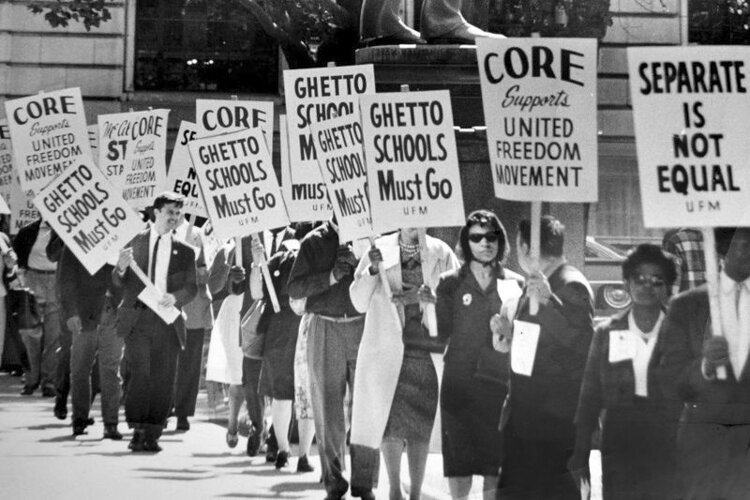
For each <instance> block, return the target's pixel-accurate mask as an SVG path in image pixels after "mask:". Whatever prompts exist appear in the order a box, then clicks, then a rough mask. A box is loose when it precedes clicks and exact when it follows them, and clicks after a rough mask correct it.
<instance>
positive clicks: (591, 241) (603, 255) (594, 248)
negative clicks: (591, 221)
mask: <svg viewBox="0 0 750 500" xmlns="http://www.w3.org/2000/svg"><path fill="white" fill-rule="evenodd" d="M584 255H585V257H586V258H587V259H606V260H617V261H621V260H624V259H625V255H623V254H622V253H620V252H618V251H617V250H615V249H614V248H612V247H611V246H609V245H606V244H604V243H602V242H601V241H597V240H596V239H595V238H594V237H593V236H587V237H586V250H585V254H584Z"/></svg>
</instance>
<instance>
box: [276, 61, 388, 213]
mask: <svg viewBox="0 0 750 500" xmlns="http://www.w3.org/2000/svg"><path fill="white" fill-rule="evenodd" d="M374 93H375V70H374V67H373V66H372V65H371V64H364V65H356V66H341V67H331V68H315V69H299V70H286V71H284V95H285V100H286V112H287V121H288V133H289V161H290V165H291V166H292V178H291V186H290V189H291V194H292V199H291V203H289V204H288V205H289V211H290V215H291V217H292V219H293V220H321V219H326V218H328V217H329V216H330V214H331V206H330V204H329V203H328V199H327V196H326V189H325V186H324V182H323V179H322V178H321V175H320V170H319V169H318V164H317V160H316V154H315V143H314V141H313V138H312V134H311V133H310V124H311V123H314V122H322V121H325V120H328V119H330V118H334V117H337V116H345V115H350V114H352V113H353V112H354V109H355V108H356V107H357V96H359V95H364V94H374Z"/></svg>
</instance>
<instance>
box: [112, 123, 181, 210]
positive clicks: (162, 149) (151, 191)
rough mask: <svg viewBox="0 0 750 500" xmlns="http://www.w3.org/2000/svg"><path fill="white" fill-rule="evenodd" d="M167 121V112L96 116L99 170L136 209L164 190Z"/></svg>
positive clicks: (147, 203)
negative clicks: (97, 118) (120, 190)
mask: <svg viewBox="0 0 750 500" xmlns="http://www.w3.org/2000/svg"><path fill="white" fill-rule="evenodd" d="M168 117H169V110H168V109H154V110H147V111H133V112H129V113H117V114H112V115H100V116H99V120H98V124H99V166H100V168H101V170H102V171H103V172H104V173H105V174H106V176H107V178H108V179H109V181H110V182H111V183H112V184H113V185H114V186H115V187H119V188H121V189H122V196H123V198H124V199H125V200H126V201H127V202H128V203H129V204H130V206H132V207H133V208H135V209H142V208H146V207H148V206H149V205H151V203H152V202H153V201H154V198H155V197H156V195H157V194H159V193H160V192H161V191H163V190H164V189H165V187H166V180H167V163H166V154H167V120H168Z"/></svg>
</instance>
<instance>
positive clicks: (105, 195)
mask: <svg viewBox="0 0 750 500" xmlns="http://www.w3.org/2000/svg"><path fill="white" fill-rule="evenodd" d="M34 205H36V207H37V208H38V209H39V212H40V214H41V215H42V218H44V220H46V221H47V222H49V224H50V226H52V229H54V230H55V232H56V233H57V234H58V236H60V238H61V239H62V240H63V242H64V243H65V246H66V247H68V248H69V249H70V251H72V252H73V254H74V255H75V256H76V257H77V258H78V260H79V261H80V262H81V264H83V266H84V267H85V268H86V270H87V271H88V272H89V273H91V274H94V273H95V272H96V271H98V270H99V269H100V268H101V267H102V266H103V265H104V264H106V263H107V261H108V260H111V259H112V258H114V257H116V256H117V253H118V252H119V251H120V249H121V248H123V247H124V246H125V245H126V244H127V243H128V242H129V241H130V240H131V239H132V238H133V237H134V236H135V235H136V234H138V233H139V232H140V231H142V230H143V221H141V217H140V215H139V214H138V213H136V212H135V211H134V210H133V209H132V208H130V207H129V206H128V204H127V203H126V202H125V200H124V199H123V198H122V195H121V194H120V190H119V189H117V188H115V187H114V186H112V184H111V183H110V182H109V181H108V180H107V178H106V177H105V176H104V174H103V173H102V172H101V171H100V170H99V169H98V168H96V166H94V164H93V162H92V161H91V159H87V160H84V161H81V162H79V163H77V164H76V165H73V166H71V167H70V168H69V169H67V170H66V171H65V172H63V173H62V174H61V175H60V176H58V177H57V178H56V179H55V180H53V181H52V182H51V183H50V184H49V185H47V187H46V188H44V189H43V190H42V191H41V192H40V193H39V194H38V195H37V196H36V198H34Z"/></svg>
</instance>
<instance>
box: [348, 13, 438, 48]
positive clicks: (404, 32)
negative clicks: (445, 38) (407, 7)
mask: <svg viewBox="0 0 750 500" xmlns="http://www.w3.org/2000/svg"><path fill="white" fill-rule="evenodd" d="M383 31H386V30H383ZM387 32H388V34H387V35H383V34H380V33H379V34H378V35H376V36H373V37H366V38H363V39H362V42H361V43H362V45H363V46H365V47H372V46H374V45H401V44H410V45H414V44H416V45H424V44H425V43H427V42H426V41H425V40H423V39H422V38H421V37H420V36H419V32H418V31H415V30H413V29H411V28H410V27H409V26H407V25H406V24H404V23H403V21H401V19H396V21H395V22H394V23H392V24H391V26H390V29H387Z"/></svg>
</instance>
